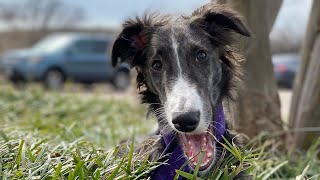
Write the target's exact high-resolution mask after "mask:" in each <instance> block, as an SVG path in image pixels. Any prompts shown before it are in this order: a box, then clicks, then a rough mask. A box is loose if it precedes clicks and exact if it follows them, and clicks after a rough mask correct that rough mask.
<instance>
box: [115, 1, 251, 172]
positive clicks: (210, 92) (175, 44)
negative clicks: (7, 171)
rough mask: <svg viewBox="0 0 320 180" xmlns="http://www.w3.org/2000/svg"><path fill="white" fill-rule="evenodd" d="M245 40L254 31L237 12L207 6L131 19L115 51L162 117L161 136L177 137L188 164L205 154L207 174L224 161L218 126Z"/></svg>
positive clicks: (237, 72)
mask: <svg viewBox="0 0 320 180" xmlns="http://www.w3.org/2000/svg"><path fill="white" fill-rule="evenodd" d="M237 34H238V35H237ZM239 35H243V36H250V32H249V30H248V29H247V27H246V26H245V25H244V23H243V22H242V21H241V18H240V17H239V16H238V14H237V13H236V12H235V11H233V10H231V9H230V8H228V7H226V6H222V5H217V4H207V5H205V6H203V7H201V8H199V9H197V10H196V11H194V12H193V13H192V15H191V16H183V17H180V18H178V19H173V18H171V17H170V16H166V15H159V14H151V15H146V16H144V17H142V18H136V19H134V20H128V21H126V22H125V23H124V25H123V31H122V32H121V34H120V35H119V37H118V38H117V40H116V41H115V43H114V46H113V50H112V61H113V65H114V66H116V65H117V64H118V63H119V62H125V63H128V64H130V65H131V67H135V68H136V70H137V73H138V76H137V83H138V87H139V88H142V90H141V94H142V100H143V102H144V103H149V104H150V109H151V110H152V111H153V112H154V113H155V114H156V116H157V118H158V122H159V129H160V133H161V134H162V135H163V134H166V133H173V134H174V135H175V137H176V138H177V139H178V141H177V142H178V143H180V145H181V147H182V149H183V151H184V156H185V157H186V158H187V159H192V157H193V156H195V155H196V154H197V153H198V152H199V151H201V150H205V156H204V158H203V160H202V163H201V167H200V172H202V174H205V173H206V172H208V171H209V170H210V168H212V167H213V165H214V163H215V162H216V160H217V159H219V157H218V153H216V152H217V147H216V143H215V139H214V138H213V137H212V136H213V135H214V134H216V133H215V129H216V127H215V125H214V123H213V122H214V121H215V118H214V117H215V113H216V109H217V107H218V106H219V105H220V104H221V102H222V101H223V100H224V98H232V97H233V95H234V94H235V93H234V91H235V89H234V87H235V85H236V84H237V82H238V81H239V77H240V75H241V70H240V63H241V61H242V58H241V56H240V55H239V53H238V52H237V50H236V48H235V47H234V45H235V43H236V42H237V41H236V40H237V38H236V37H237V36H239ZM195 162H196V160H193V161H192V160H191V161H190V162H189V166H190V167H191V169H192V168H194V167H195Z"/></svg>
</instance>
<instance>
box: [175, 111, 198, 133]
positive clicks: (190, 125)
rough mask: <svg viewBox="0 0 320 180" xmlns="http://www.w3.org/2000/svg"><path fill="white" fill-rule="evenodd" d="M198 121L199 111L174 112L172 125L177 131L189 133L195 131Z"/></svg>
mask: <svg viewBox="0 0 320 180" xmlns="http://www.w3.org/2000/svg"><path fill="white" fill-rule="evenodd" d="M199 121H200V111H191V112H174V113H173V114H172V123H173V125H174V127H175V128H177V130H179V131H182V132H191V131H193V130H195V129H196V128H197V126H198V124H199Z"/></svg>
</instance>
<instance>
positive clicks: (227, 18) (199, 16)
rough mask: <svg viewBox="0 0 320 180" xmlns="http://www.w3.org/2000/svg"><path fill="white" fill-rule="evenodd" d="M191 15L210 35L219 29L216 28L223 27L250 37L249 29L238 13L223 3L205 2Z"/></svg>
mask: <svg viewBox="0 0 320 180" xmlns="http://www.w3.org/2000/svg"><path fill="white" fill-rule="evenodd" d="M192 17H193V18H195V21H196V22H197V23H200V24H201V26H202V28H204V29H205V31H207V32H208V33H209V34H210V35H212V36H214V35H216V32H217V31H220V30H217V29H221V28H223V30H232V31H234V32H236V33H239V34H241V35H243V36H247V37H250V31H249V29H248V28H247V27H246V25H245V24H244V23H243V22H242V20H241V18H240V17H239V15H238V13H236V12H235V11H233V10H232V9H230V8H229V7H227V6H225V5H219V4H207V5H205V6H202V7H200V8H199V9H197V10H196V11H194V12H193V13H192Z"/></svg>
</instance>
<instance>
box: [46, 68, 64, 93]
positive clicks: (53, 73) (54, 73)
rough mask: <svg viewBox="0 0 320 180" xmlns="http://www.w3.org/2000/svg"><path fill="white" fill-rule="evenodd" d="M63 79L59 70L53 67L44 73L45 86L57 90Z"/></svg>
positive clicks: (60, 86)
mask: <svg viewBox="0 0 320 180" xmlns="http://www.w3.org/2000/svg"><path fill="white" fill-rule="evenodd" d="M64 79H65V78H64V75H63V73H62V72H61V71H59V70H56V69H53V70H49V71H48V72H47V73H46V76H45V79H44V83H45V86H46V87H47V88H49V89H54V90H57V89H61V88H62V87H63V84H64Z"/></svg>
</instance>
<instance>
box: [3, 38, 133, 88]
mask: <svg viewBox="0 0 320 180" xmlns="http://www.w3.org/2000/svg"><path fill="white" fill-rule="evenodd" d="M110 43H111V37H107V36H105V35H92V34H75V33H59V34H53V35H50V36H48V37H46V38H44V39H43V40H41V41H39V42H38V43H36V44H35V45H34V46H33V47H32V48H30V49H26V50H16V51H11V52H8V53H6V54H5V55H4V56H2V57H1V59H0V73H3V74H5V76H6V77H7V78H8V79H9V80H10V81H12V82H13V83H21V82H26V81H41V82H43V83H44V85H45V86H46V87H48V88H54V89H57V88H61V87H62V86H63V83H64V82H65V81H66V80H67V79H71V80H73V81H76V82H81V83H87V84H91V83H95V82H107V81H108V82H111V83H112V84H113V85H114V86H115V87H116V88H117V89H120V90H124V89H126V88H127V87H128V86H129V84H130V82H129V80H130V78H129V73H130V70H129V67H128V66H126V65H121V66H118V67H117V68H112V65H111V58H110V56H109V55H108V54H107V47H108V45H109V44H110Z"/></svg>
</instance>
